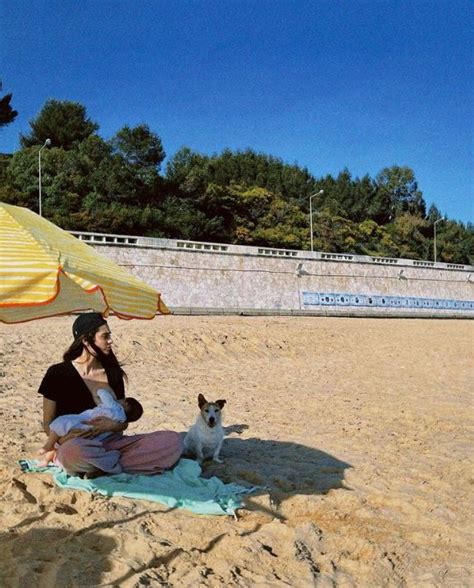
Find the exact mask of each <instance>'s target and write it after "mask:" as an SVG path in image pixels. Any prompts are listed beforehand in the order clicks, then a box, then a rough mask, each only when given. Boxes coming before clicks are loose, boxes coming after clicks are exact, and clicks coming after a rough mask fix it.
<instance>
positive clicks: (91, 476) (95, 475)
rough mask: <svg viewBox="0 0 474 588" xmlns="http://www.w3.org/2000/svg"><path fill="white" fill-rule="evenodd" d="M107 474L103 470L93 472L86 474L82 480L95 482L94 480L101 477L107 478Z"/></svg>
mask: <svg viewBox="0 0 474 588" xmlns="http://www.w3.org/2000/svg"><path fill="white" fill-rule="evenodd" d="M105 475H106V474H105V472H103V471H102V470H93V471H92V472H84V474H83V475H82V478H83V479H84V480H93V479H94V478H100V476H105Z"/></svg>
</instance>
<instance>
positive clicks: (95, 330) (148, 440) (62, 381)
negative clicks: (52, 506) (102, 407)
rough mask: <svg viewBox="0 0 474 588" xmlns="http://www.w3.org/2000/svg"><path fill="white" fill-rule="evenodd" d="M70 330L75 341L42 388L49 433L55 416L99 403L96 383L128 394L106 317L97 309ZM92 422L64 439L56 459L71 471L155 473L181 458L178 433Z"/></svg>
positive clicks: (121, 394) (101, 419)
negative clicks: (137, 431)
mask: <svg viewBox="0 0 474 588" xmlns="http://www.w3.org/2000/svg"><path fill="white" fill-rule="evenodd" d="M72 332H73V335H74V342H73V343H72V345H71V346H70V347H69V349H68V350H67V351H66V353H65V354H64V361H63V362H62V363H59V364H56V365H53V366H51V367H50V368H49V369H48V371H47V372H46V375H45V376H44V378H43V381H42V382H41V385H40V388H39V390H38V392H39V393H40V394H42V395H43V397H44V399H43V423H44V430H45V432H46V434H48V433H49V423H50V422H51V421H52V420H53V419H54V418H56V417H58V416H61V415H63V414H77V413H79V412H82V411H84V410H87V409H90V408H94V407H95V402H94V399H93V396H92V394H91V391H92V390H93V389H95V388H96V387H97V382H104V383H105V384H107V383H108V384H109V386H110V387H111V388H112V389H113V391H114V392H115V395H116V396H117V399H120V398H124V396H125V386H124V379H126V375H125V372H124V371H123V369H122V368H121V366H120V364H119V362H118V360H117V358H116V357H115V355H114V353H113V351H112V337H111V333H110V329H109V327H108V325H107V322H106V321H105V320H104V318H103V317H102V316H101V315H100V314H98V313H95V312H92V313H86V314H81V315H80V316H79V317H78V318H77V319H76V320H75V321H74V324H73V327H72ZM88 382H89V385H88ZM92 383H94V384H92ZM90 423H91V424H92V425H93V429H92V430H89V431H87V432H86V433H85V432H84V431H79V430H76V431H71V432H70V433H69V434H68V435H66V436H65V437H63V438H62V439H61V440H60V444H59V445H58V448H57V453H56V460H55V461H56V463H57V464H58V465H60V466H61V467H62V468H63V469H64V470H65V471H66V472H67V473H68V474H86V475H87V476H88V477H92V476H96V475H101V474H104V473H105V474H118V473H120V472H127V473H130V474H156V473H160V472H162V471H163V470H165V469H167V468H170V467H172V466H173V465H175V463H176V462H177V461H178V459H179V458H180V456H181V453H182V437H181V435H180V434H179V433H175V432H173V431H157V432H155V433H148V434H142V435H129V436H125V435H123V434H122V432H123V431H124V430H125V429H126V428H127V423H119V422H117V421H113V420H111V419H108V418H105V417H99V418H97V419H93V420H92V421H90Z"/></svg>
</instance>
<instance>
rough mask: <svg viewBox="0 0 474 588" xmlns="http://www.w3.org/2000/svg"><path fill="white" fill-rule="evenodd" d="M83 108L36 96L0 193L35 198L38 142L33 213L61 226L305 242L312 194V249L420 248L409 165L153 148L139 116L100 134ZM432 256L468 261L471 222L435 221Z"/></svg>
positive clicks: (390, 251)
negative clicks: (333, 163) (350, 166)
mask: <svg viewBox="0 0 474 588" xmlns="http://www.w3.org/2000/svg"><path fill="white" fill-rule="evenodd" d="M97 129H98V126H97V124H95V123H93V122H92V121H90V119H89V118H88V117H87V115H86V110H85V108H84V107H83V106H82V105H80V104H77V103H74V102H60V101H56V100H50V101H48V102H47V103H46V104H45V106H44V107H43V109H42V110H41V112H40V113H39V115H38V117H37V118H36V119H35V120H33V121H32V122H31V133H30V134H29V135H28V136H25V137H21V144H22V148H21V149H20V150H19V151H17V152H16V153H14V154H13V155H12V156H2V157H1V158H0V198H1V199H2V200H4V201H7V202H11V203H13V204H19V205H21V206H27V207H29V208H31V209H32V210H36V211H37V210H38V151H39V149H40V148H41V146H42V145H43V144H44V141H45V140H46V139H47V138H50V139H51V141H52V145H51V147H50V148H49V149H44V150H43V151H42V160H41V161H42V195H43V213H44V215H45V216H46V217H47V218H49V219H50V220H52V221H53V222H55V223H56V224H58V225H59V226H62V227H64V228H66V229H69V230H74V229H75V230H84V231H96V232H104V233H118V234H130V235H146V236H157V237H167V238H182V239H191V240H201V241H214V242H226V243H237V244H252V245H261V246H266V247H283V248H290V249H291V248H295V249H309V247H310V242H311V235H310V229H309V225H310V222H309V199H310V196H311V195H313V194H316V193H318V192H319V191H320V190H323V193H322V194H318V196H317V197H314V198H312V210H313V239H314V248H315V250H320V251H335V252H341V253H359V254H365V255H376V256H386V257H407V258H415V259H432V257H433V245H434V244H433V238H434V234H433V225H434V222H435V221H436V220H439V219H442V215H441V213H440V211H439V210H438V209H437V208H436V206H434V205H432V206H431V207H430V209H429V211H428V213H427V214H426V205H425V202H424V199H423V195H422V193H421V191H420V190H419V189H418V184H417V181H416V178H415V174H414V172H413V170H411V169H410V168H408V167H401V166H392V167H387V168H384V169H383V170H382V171H381V172H380V173H379V174H377V176H376V178H375V179H372V178H371V177H370V176H369V175H365V176H364V177H362V178H357V177H356V178H354V177H353V176H352V175H351V173H350V172H349V170H347V169H344V170H343V171H341V172H340V173H339V174H338V175H337V177H333V176H331V175H327V176H325V177H321V178H316V177H314V176H312V175H311V174H310V173H309V172H308V170H307V169H305V168H301V167H299V166H298V165H288V164H286V163H284V162H283V161H282V160H281V159H278V158H276V157H274V156H271V155H265V154H262V153H256V152H255V151H253V150H251V149H247V150H245V151H231V150H229V149H226V150H224V151H223V152H222V153H220V154H214V155H212V156H209V155H203V154H200V153H197V152H194V151H192V150H191V149H189V148H188V147H183V148H182V149H180V150H179V151H178V152H177V153H176V154H175V155H174V156H173V157H172V158H171V159H170V160H169V161H168V164H167V166H166V172H165V175H164V176H162V175H160V168H161V165H162V163H163V160H164V158H165V152H164V149H163V145H162V143H161V139H160V137H159V136H158V135H157V134H155V133H154V132H153V131H152V130H151V129H150V128H149V127H148V126H147V125H145V124H142V125H138V126H136V127H133V128H131V127H128V126H124V127H123V128H122V129H120V130H119V131H118V132H117V133H116V134H115V136H114V137H113V138H112V139H111V140H110V141H105V140H104V139H102V138H101V137H100V136H99V135H97V133H96V131H97ZM437 257H438V260H439V261H449V262H452V263H472V262H473V260H474V230H473V226H472V225H471V224H468V225H463V224H462V223H458V222H455V221H452V220H446V219H443V220H442V221H441V222H439V223H438V224H437Z"/></svg>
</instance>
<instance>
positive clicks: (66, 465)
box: [55, 431, 183, 475]
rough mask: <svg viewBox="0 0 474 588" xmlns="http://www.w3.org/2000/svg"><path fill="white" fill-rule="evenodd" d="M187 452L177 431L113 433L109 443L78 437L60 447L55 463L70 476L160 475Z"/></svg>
mask: <svg viewBox="0 0 474 588" xmlns="http://www.w3.org/2000/svg"><path fill="white" fill-rule="evenodd" d="M182 452H183V438H182V435H181V434H180V433H175V432H174V431H156V432H155V433H145V434H141V435H121V434H118V433H113V434H112V435H110V436H109V437H107V438H106V439H104V440H102V441H100V440H99V439H97V438H96V439H83V438H81V437H77V438H76V439H71V440H70V441H66V443H64V444H63V445H59V446H58V448H57V452H56V459H55V463H56V464H57V465H59V466H61V467H62V468H63V469H64V470H65V471H66V472H67V473H68V474H72V475H73V474H81V473H95V472H97V470H99V471H101V472H105V473H107V474H120V473H121V472H125V473H127V474H145V475H150V474H159V473H161V472H163V470H166V469H169V468H171V467H173V466H174V465H175V464H176V462H177V461H178V460H179V458H180V457H181V453H182Z"/></svg>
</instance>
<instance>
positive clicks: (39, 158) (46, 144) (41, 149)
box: [38, 139, 51, 216]
mask: <svg viewBox="0 0 474 588" xmlns="http://www.w3.org/2000/svg"><path fill="white" fill-rule="evenodd" d="M50 145H51V139H46V141H45V142H44V145H43V146H42V147H40V150H39V151H38V193H39V215H40V216H43V215H42V209H41V151H43V149H44V148H45V147H49V146H50Z"/></svg>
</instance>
